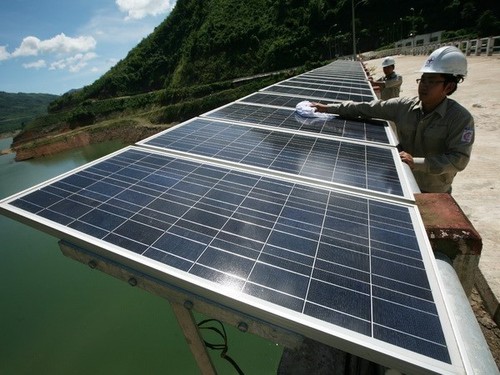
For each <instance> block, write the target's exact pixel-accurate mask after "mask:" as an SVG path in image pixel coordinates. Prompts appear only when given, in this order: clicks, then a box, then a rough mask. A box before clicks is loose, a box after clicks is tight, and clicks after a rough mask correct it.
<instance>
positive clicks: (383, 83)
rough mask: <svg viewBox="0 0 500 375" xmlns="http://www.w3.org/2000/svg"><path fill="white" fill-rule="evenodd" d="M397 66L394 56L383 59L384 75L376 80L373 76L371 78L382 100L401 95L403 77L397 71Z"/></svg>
mask: <svg viewBox="0 0 500 375" xmlns="http://www.w3.org/2000/svg"><path fill="white" fill-rule="evenodd" d="M395 66H396V62H395V61H394V58H392V57H386V58H385V59H383V60H382V69H383V71H384V76H383V77H380V78H379V79H377V80H376V81H374V80H373V78H372V77H370V78H369V81H370V83H371V85H372V87H373V88H374V90H375V91H376V92H377V94H378V95H377V96H378V97H380V99H382V100H387V99H390V98H397V97H398V96H399V91H400V90H401V84H402V83H403V77H402V76H400V75H399V74H397V73H396V72H395V70H394V69H395Z"/></svg>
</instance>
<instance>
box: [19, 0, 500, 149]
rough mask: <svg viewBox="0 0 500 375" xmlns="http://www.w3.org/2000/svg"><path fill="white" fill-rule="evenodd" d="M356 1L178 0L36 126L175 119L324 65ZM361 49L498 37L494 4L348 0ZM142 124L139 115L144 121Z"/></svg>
mask: <svg viewBox="0 0 500 375" xmlns="http://www.w3.org/2000/svg"><path fill="white" fill-rule="evenodd" d="M352 1H353V0H203V1H200V0H177V3H176V5H175V8H174V9H173V10H172V12H171V13H170V15H169V16H168V17H167V18H166V19H165V20H164V21H163V22H162V23H161V24H160V25H159V26H158V27H156V29H155V30H154V32H153V33H151V34H150V35H149V36H148V37H146V38H144V39H143V40H142V41H141V42H140V43H139V44H138V45H137V46H136V47H135V48H134V49H132V50H131V51H130V52H129V53H128V55H127V56H126V58H124V59H123V60H121V61H120V62H118V63H117V64H116V65H115V66H114V67H113V68H111V69H110V70H109V71H108V72H107V73H105V74H104V75H103V76H102V77H101V78H99V79H98V80H97V81H95V82H94V83H93V84H91V85H89V86H86V87H84V88H83V89H82V90H79V91H77V92H72V93H68V94H65V95H63V96H62V97H60V98H59V99H58V100H56V101H54V102H53V103H51V105H50V106H49V113H50V114H49V116H46V117H43V118H39V119H37V120H36V121H34V122H32V123H30V124H29V125H28V127H27V130H28V131H29V132H31V134H30V135H29V136H28V135H27V134H23V135H21V136H20V137H18V138H17V139H16V142H21V141H23V139H31V138H32V137H33V136H35V135H34V131H35V132H36V129H40V128H45V131H44V133H46V132H47V131H46V130H47V129H48V128H50V129H53V130H55V129H56V128H58V127H66V128H69V129H75V128H78V127H81V126H88V125H92V124H95V123H98V122H100V121H103V120H109V119H110V118H113V117H116V116H124V115H127V116H130V115H132V114H133V115H134V116H136V117H137V115H138V113H139V112H142V113H141V115H140V117H141V119H146V121H148V122H151V123H153V124H159V123H167V122H174V121H181V120H183V119H185V118H186V117H189V116H194V115H197V114H199V113H201V112H202V111H206V110H208V109H210V108H211V107H213V106H217V105H221V104H223V103H224V102H225V101H229V100H234V99H235V97H237V96H238V95H244V94H246V93H247V92H248V91H249V90H255V89H257V88H259V87H262V86H263V85H265V84H269V81H261V82H257V81H256V82H254V83H253V84H252V85H251V86H246V87H241V86H240V87H235V85H234V84H233V83H232V80H233V79H235V78H238V77H245V76H251V75H254V74H259V73H265V72H274V71H281V70H286V69H290V68H295V67H304V66H305V67H308V68H311V67H313V66H317V65H319V64H323V63H325V62H327V61H328V60H331V59H333V58H335V57H336V56H343V55H350V54H351V53H352V22H351V20H352V9H351V5H352V4H353V3H352ZM354 4H355V6H356V8H355V9H356V21H355V24H356V30H357V31H356V37H357V39H358V40H357V46H358V51H360V52H363V51H370V50H375V49H378V48H381V47H384V46H390V45H391V43H393V42H394V41H396V40H399V39H401V38H406V37H407V36H408V35H409V34H410V33H417V34H422V33H428V32H433V31H440V30H445V31H446V33H445V35H447V36H448V37H456V36H460V35H462V36H467V37H468V38H474V37H477V36H485V35H499V34H500V23H499V21H498V17H499V13H500V11H499V9H500V2H499V1H493V2H492V1H491V0H419V1H414V0H354ZM141 121H142V120H141Z"/></svg>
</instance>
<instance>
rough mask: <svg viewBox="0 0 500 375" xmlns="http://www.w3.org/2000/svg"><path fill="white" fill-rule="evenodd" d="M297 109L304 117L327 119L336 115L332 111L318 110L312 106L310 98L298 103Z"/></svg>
mask: <svg viewBox="0 0 500 375" xmlns="http://www.w3.org/2000/svg"><path fill="white" fill-rule="evenodd" d="M295 111H297V113H298V114H299V115H301V116H302V117H313V118H322V119H325V120H327V119H331V118H333V117H335V115H333V114H331V113H322V112H316V108H314V107H311V102H310V101H308V100H303V101H301V102H300V103H297V105H296V106H295Z"/></svg>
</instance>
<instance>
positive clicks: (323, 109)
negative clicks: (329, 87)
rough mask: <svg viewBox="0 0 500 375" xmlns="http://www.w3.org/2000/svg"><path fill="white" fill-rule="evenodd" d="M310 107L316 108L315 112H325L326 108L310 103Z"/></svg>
mask: <svg viewBox="0 0 500 375" xmlns="http://www.w3.org/2000/svg"><path fill="white" fill-rule="evenodd" d="M311 107H313V108H316V111H317V112H327V108H328V106H327V105H326V104H321V103H314V102H312V103H311Z"/></svg>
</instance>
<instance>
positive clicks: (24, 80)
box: [0, 0, 176, 95]
mask: <svg viewBox="0 0 500 375" xmlns="http://www.w3.org/2000/svg"><path fill="white" fill-rule="evenodd" d="M175 2H176V0H8V1H2V5H1V7H0V91H4V92H9V93H18V92H23V93H46V94H55V95H62V94H64V93H65V92H67V91H69V90H71V89H78V88H81V87H83V86H86V85H89V84H91V83H93V82H94V81H95V80H96V79H98V78H99V77H100V76H101V75H103V74H104V73H106V72H107V71H108V70H109V69H110V68H111V67H112V66H113V65H115V64H116V63H117V62H118V61H120V60H121V59H123V58H125V57H126V55H127V53H128V52H129V51H130V50H131V49H132V48H134V47H135V46H136V45H137V44H138V43H139V42H140V41H141V40H142V39H143V38H145V37H146V36H147V35H149V34H150V33H151V32H152V31H153V30H154V28H155V27H156V26H158V25H159V24H160V23H161V22H162V21H163V20H164V19H165V18H166V17H167V16H168V14H169V13H170V11H171V10H172V8H173V6H174V5H175Z"/></svg>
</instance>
